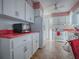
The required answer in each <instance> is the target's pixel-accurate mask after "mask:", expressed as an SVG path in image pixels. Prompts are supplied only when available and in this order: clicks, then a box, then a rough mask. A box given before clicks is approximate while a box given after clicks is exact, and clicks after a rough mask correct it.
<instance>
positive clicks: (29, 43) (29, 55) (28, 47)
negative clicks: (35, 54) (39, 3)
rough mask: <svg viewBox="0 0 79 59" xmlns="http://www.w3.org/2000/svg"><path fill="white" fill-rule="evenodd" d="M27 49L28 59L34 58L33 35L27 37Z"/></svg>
mask: <svg viewBox="0 0 79 59" xmlns="http://www.w3.org/2000/svg"><path fill="white" fill-rule="evenodd" d="M26 47H27V52H28V53H27V54H26V55H27V59H28V58H31V57H32V38H31V35H29V36H28V37H27V42H26Z"/></svg>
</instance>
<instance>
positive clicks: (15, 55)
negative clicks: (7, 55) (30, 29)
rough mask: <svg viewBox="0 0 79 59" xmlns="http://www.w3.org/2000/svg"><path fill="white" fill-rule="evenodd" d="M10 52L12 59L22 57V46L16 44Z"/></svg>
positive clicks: (20, 58) (22, 58)
mask: <svg viewBox="0 0 79 59" xmlns="http://www.w3.org/2000/svg"><path fill="white" fill-rule="evenodd" d="M12 54H13V55H12V59H24V46H18V47H17V48H15V49H14V51H13V52H12Z"/></svg>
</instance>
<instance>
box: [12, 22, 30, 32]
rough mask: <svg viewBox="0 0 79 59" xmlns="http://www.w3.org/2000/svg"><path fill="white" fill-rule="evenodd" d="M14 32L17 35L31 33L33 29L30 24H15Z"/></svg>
mask: <svg viewBox="0 0 79 59" xmlns="http://www.w3.org/2000/svg"><path fill="white" fill-rule="evenodd" d="M13 31H14V32H15V33H23V32H30V31H31V27H30V24H29V23H16V24H13Z"/></svg>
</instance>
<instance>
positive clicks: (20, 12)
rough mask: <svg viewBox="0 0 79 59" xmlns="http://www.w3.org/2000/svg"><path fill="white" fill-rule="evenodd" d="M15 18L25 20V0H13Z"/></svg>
mask: <svg viewBox="0 0 79 59" xmlns="http://www.w3.org/2000/svg"><path fill="white" fill-rule="evenodd" d="M15 15H16V18H19V19H22V20H25V0H15Z"/></svg>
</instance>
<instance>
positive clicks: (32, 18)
mask: <svg viewBox="0 0 79 59" xmlns="http://www.w3.org/2000/svg"><path fill="white" fill-rule="evenodd" d="M31 22H32V23H34V9H33V8H32V7H31Z"/></svg>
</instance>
